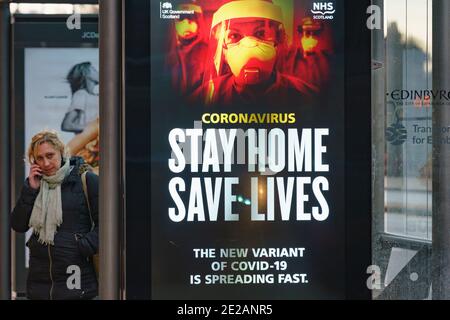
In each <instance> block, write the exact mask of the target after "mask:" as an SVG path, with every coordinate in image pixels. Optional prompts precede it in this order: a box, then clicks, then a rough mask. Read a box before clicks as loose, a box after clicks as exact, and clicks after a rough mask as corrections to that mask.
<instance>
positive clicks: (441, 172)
mask: <svg viewBox="0 0 450 320" xmlns="http://www.w3.org/2000/svg"><path fill="white" fill-rule="evenodd" d="M449 52H450V1H448V0H435V1H433V89H434V90H447V91H448V90H450V59H449ZM440 102H445V101H440ZM449 125H450V108H449V106H448V105H445V104H444V105H437V104H434V105H433V138H434V142H433V232H432V237H433V247H432V252H433V257H432V288H433V289H432V290H433V299H436V300H437V299H439V300H442V299H445V300H448V299H450V145H449V144H447V143H444V142H442V141H441V139H442V137H443V136H445V135H442V133H441V130H440V128H443V127H448V126H449Z"/></svg>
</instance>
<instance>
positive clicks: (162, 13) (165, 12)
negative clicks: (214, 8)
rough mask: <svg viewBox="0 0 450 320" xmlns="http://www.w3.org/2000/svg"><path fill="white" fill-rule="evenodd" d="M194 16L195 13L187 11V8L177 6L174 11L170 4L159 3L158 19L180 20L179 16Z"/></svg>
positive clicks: (190, 10)
mask: <svg viewBox="0 0 450 320" xmlns="http://www.w3.org/2000/svg"><path fill="white" fill-rule="evenodd" d="M189 14H195V11H194V10H192V9H189V6H183V5H180V6H177V7H176V8H175V10H174V9H173V5H172V3H170V2H160V3H159V18H160V19H171V20H173V19H180V15H189Z"/></svg>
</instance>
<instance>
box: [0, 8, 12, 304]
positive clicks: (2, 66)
mask: <svg viewBox="0 0 450 320" xmlns="http://www.w3.org/2000/svg"><path fill="white" fill-rule="evenodd" d="M9 81H10V14H9V3H8V1H0V299H1V300H9V299H11V231H10V223H9V215H10V210H11V189H10V188H11V183H10V182H11V181H10V171H11V166H10V147H9V146H10V126H9V124H10V104H9V101H10V92H9V90H10V87H9Z"/></svg>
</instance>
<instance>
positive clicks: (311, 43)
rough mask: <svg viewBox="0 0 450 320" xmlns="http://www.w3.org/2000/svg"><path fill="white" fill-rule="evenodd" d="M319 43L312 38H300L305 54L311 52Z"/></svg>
mask: <svg viewBox="0 0 450 320" xmlns="http://www.w3.org/2000/svg"><path fill="white" fill-rule="evenodd" d="M318 43H319V41H318V40H317V39H315V38H313V37H306V36H303V37H302V48H303V50H304V51H305V52H311V51H313V50H314V48H315V47H316V46H317V44H318Z"/></svg>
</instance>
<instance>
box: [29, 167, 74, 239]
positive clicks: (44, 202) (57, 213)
mask: <svg viewBox="0 0 450 320" xmlns="http://www.w3.org/2000/svg"><path fill="white" fill-rule="evenodd" d="M69 162H70V161H69V159H65V163H64V165H63V166H62V167H61V168H59V170H58V171H57V172H56V173H55V175H53V176H50V177H49V176H45V175H44V176H42V180H41V187H40V190H39V194H38V195H37V197H36V200H35V201H34V206H33V211H32V212H31V217H30V223H29V224H28V225H29V226H30V227H31V228H33V229H34V233H35V234H37V235H39V242H40V243H43V244H47V245H48V244H51V245H53V244H54V242H53V239H54V236H55V232H56V228H57V227H59V226H60V225H61V223H62V202H61V183H62V182H63V180H64V178H65V177H67V176H68V175H69V173H70V165H69Z"/></svg>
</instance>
